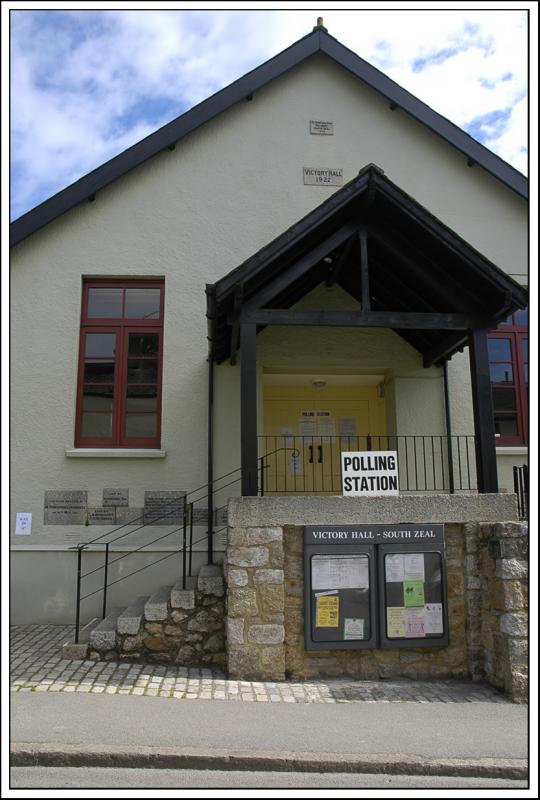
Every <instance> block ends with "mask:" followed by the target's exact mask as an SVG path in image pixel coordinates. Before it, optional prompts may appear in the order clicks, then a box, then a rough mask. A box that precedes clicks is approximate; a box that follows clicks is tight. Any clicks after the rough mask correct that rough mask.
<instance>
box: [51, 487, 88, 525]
mask: <svg viewBox="0 0 540 800" xmlns="http://www.w3.org/2000/svg"><path fill="white" fill-rule="evenodd" d="M87 507H88V492H86V491H81V490H77V489H65V490H64V489H47V490H46V491H45V507H44V514H43V524H44V525H84V524H85V522H86V509H87Z"/></svg>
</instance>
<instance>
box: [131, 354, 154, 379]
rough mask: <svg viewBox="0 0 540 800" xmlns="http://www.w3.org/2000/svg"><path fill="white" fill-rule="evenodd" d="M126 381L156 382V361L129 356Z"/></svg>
mask: <svg viewBox="0 0 540 800" xmlns="http://www.w3.org/2000/svg"><path fill="white" fill-rule="evenodd" d="M128 383H157V361H156V360H155V359H149V360H148V361H140V360H138V359H134V358H129V359H128Z"/></svg>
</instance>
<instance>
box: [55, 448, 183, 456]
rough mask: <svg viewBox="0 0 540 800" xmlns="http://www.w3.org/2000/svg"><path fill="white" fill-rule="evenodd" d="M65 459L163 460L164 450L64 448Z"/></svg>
mask: <svg viewBox="0 0 540 800" xmlns="http://www.w3.org/2000/svg"><path fill="white" fill-rule="evenodd" d="M65 454H66V458H165V456H166V455H167V451H166V450H150V449H148V450H145V449H144V448H142V447H141V448H135V447H133V448H130V447H124V448H116V447H75V448H72V447H66V450H65Z"/></svg>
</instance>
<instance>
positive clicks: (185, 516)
mask: <svg viewBox="0 0 540 800" xmlns="http://www.w3.org/2000/svg"><path fill="white" fill-rule="evenodd" d="M183 516H184V522H183V531H182V534H183V536H182V538H183V546H182V589H185V588H186V546H187V503H186V501H185V499H184V515H183Z"/></svg>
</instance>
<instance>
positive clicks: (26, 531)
mask: <svg viewBox="0 0 540 800" xmlns="http://www.w3.org/2000/svg"><path fill="white" fill-rule="evenodd" d="M31 534H32V514H30V513H25V512H23V511H17V514H16V515H15V536H30V535H31Z"/></svg>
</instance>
